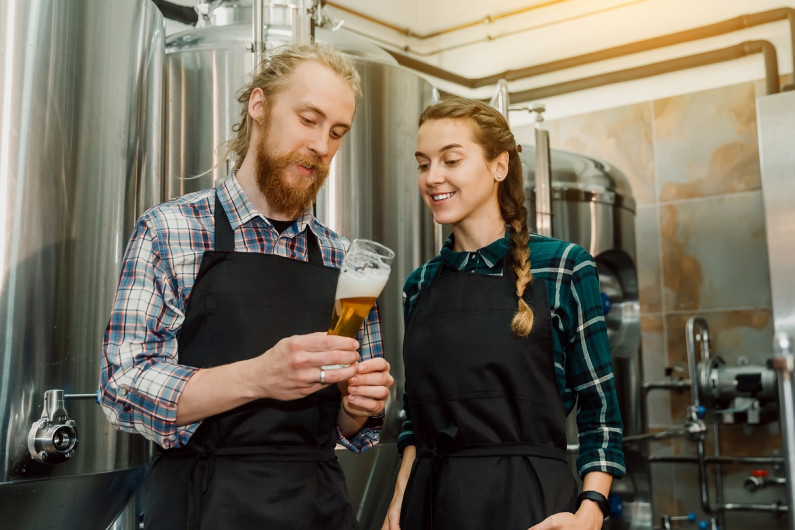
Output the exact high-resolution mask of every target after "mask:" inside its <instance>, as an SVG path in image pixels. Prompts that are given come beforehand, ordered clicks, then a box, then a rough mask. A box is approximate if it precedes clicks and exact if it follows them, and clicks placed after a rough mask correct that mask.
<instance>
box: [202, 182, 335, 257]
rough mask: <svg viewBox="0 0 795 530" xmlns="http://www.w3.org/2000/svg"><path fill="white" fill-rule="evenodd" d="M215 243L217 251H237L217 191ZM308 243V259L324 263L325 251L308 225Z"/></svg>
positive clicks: (233, 235)
mask: <svg viewBox="0 0 795 530" xmlns="http://www.w3.org/2000/svg"><path fill="white" fill-rule="evenodd" d="M214 217H215V245H214V250H215V251H216V252H234V251H235V232H234V230H232V225H231V224H230V223H229V218H228V217H227V215H226V212H225V211H224V207H223V205H222V204H221V199H220V198H219V197H218V192H217V191H216V192H215V213H214ZM306 244H307V254H308V255H307V261H309V262H310V263H316V264H318V265H323V253H322V252H321V251H320V243H319V242H318V240H317V236H316V235H315V233H314V232H312V230H310V229H309V227H308V226H307V227H306Z"/></svg>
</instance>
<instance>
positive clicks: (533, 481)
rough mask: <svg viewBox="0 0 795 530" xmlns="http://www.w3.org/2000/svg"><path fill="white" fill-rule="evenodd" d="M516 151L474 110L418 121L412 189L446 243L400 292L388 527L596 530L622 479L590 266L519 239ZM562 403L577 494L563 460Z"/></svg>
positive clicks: (458, 107)
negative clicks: (570, 424)
mask: <svg viewBox="0 0 795 530" xmlns="http://www.w3.org/2000/svg"><path fill="white" fill-rule="evenodd" d="M519 149H520V148H519V146H517V144H516V141H515V140H514V137H513V134H512V133H511V131H510V129H509V127H508V123H507V122H506V120H505V119H504V118H503V116H502V115H501V114H500V113H499V112H497V111H496V110H494V109H493V108H492V107H490V106H488V105H486V104H485V103H481V102H479V101H473V100H468V99H463V98H448V99H444V100H442V101H441V102H439V103H437V104H436V105H433V106H431V107H428V108H427V109H425V111H424V112H423V114H422V116H421V117H420V129H419V133H418V135H417V152H416V153H415V155H416V158H417V161H418V163H419V178H418V185H419V189H420V192H421V194H422V196H423V199H424V200H425V203H426V205H427V206H428V208H430V210H431V212H432V213H433V216H434V219H435V220H436V222H438V223H441V224H449V225H452V229H453V234H452V236H451V237H450V238H449V239H448V240H447V242H446V243H445V245H444V248H443V249H442V251H441V253H440V254H439V255H438V256H436V257H435V258H433V259H432V260H430V261H429V262H427V263H425V264H424V265H423V266H421V267H420V268H419V269H417V270H416V271H414V272H413V273H412V274H411V275H410V276H409V278H408V279H407V281H406V284H405V287H404V296H405V308H404V309H405V321H406V335H405V340H404V347H403V356H404V363H405V369H406V395H405V400H404V407H405V409H406V413H407V417H408V421H407V422H406V424H405V425H404V429H403V432H402V433H401V435H400V437H399V439H398V446H399V448H401V449H402V450H403V461H402V464H401V468H400V472H399V475H398V479H397V484H396V487H395V494H394V497H393V499H392V503H391V505H390V508H389V512H388V514H387V517H386V520H385V522H384V526H383V528H384V529H386V530H397V529H398V528H402V529H403V530H422V529H429V528H434V529H447V528H449V529H453V528H455V529H461V528H465V529H466V528H472V529H484V528H499V529H501V530H526V529H528V528H531V529H532V530H550V529H576V530H584V529H598V528H601V526H602V522H603V520H604V517H605V516H606V515H607V514H608V513H609V509H608V507H607V502H606V500H605V497H606V496H607V494H608V492H609V490H610V484H611V481H612V479H613V477H616V478H620V477H621V476H623V474H624V471H625V470H624V461H623V453H622V452H621V429H622V424H621V419H620V417H619V412H618V402H617V399H616V393H615V387H614V384H613V374H612V367H611V361H610V350H609V344H608V340H607V330H606V327H605V321H604V316H603V314H602V308H601V297H600V293H599V280H598V275H597V271H596V266H595V263H594V260H593V258H592V257H591V256H590V255H589V254H588V253H587V252H586V251H585V250H584V249H582V248H581V247H579V246H577V245H574V244H572V243H567V242H563V241H559V240H556V239H552V238H548V237H542V236H539V235H535V234H533V235H529V232H528V228H527V212H526V210H525V208H524V188H523V172H522V166H521V163H520V160H519ZM531 256H532V265H531ZM575 401H576V402H578V403H579V406H578V412H577V424H578V429H579V436H580V437H579V441H580V455H579V457H578V460H577V467H578V471H579V474H580V476H581V477H582V479H583V493H580V492H578V486H577V482H576V480H575V478H574V476H573V474H572V472H571V471H570V468H569V466H568V464H567V461H566V458H565V450H566V435H565V417H566V415H567V414H568V413H569V412H570V411H571V410H572V408H573V407H574V404H575Z"/></svg>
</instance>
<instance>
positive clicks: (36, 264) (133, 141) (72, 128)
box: [0, 0, 164, 529]
mask: <svg viewBox="0 0 795 530" xmlns="http://www.w3.org/2000/svg"><path fill="white" fill-rule="evenodd" d="M163 50H164V29H163V20H162V17H161V15H160V13H159V12H158V11H157V10H156V9H155V8H154V6H153V5H152V4H151V3H149V2H146V1H144V0H5V1H4V2H2V5H0V56H2V59H0V212H2V214H1V215H0V323H1V324H0V440H2V442H3V443H2V445H0V466H2V468H0V469H2V476H0V513H2V514H3V525H4V526H5V525H8V527H9V528H44V527H47V528H51V527H57V528H64V529H69V528H81V529H82V528H87V526H85V525H86V524H90V526H95V527H98V528H99V527H102V528H104V527H105V526H107V525H108V524H109V523H110V522H111V521H112V519H113V517H115V516H116V515H117V514H118V512H119V511H120V510H121V509H122V508H123V506H124V504H125V503H126V502H127V500H128V499H129V497H130V495H131V494H132V491H133V490H134V488H135V487H136V485H137V483H138V481H139V480H140V478H141V476H142V468H140V467H138V466H141V465H142V464H144V463H145V461H146V459H147V458H148V447H149V446H148V444H146V443H145V442H144V440H143V439H142V438H141V437H139V436H129V435H123V434H121V433H118V432H116V431H115V430H114V429H113V428H112V427H111V426H110V424H109V423H108V422H107V420H106V419H105V417H104V415H103V414H102V412H101V410H100V408H99V407H98V406H97V405H96V403H95V402H94V401H93V400H77V401H75V400H71V401H70V400H67V403H66V407H67V410H68V412H69V414H70V416H71V417H72V419H74V420H76V422H77V425H76V427H77V430H78V433H79V443H78V446H77V450H76V454H75V456H74V457H72V458H71V459H69V460H67V461H66V462H64V463H61V464H57V465H47V464H40V463H37V462H35V461H33V460H32V459H31V458H30V455H29V453H28V449H27V444H26V438H27V435H28V430H29V429H30V426H31V424H32V423H33V422H34V421H35V420H37V419H38V417H39V416H40V415H41V412H42V405H43V396H44V392H45V391H46V390H48V389H53V388H60V389H63V390H64V391H65V392H66V393H67V394H72V393H89V394H90V393H93V392H95V391H96V388H97V382H98V377H99V361H100V352H101V344H102V334H103V330H104V328H105V325H106V324H107V319H108V315H109V313H110V306H111V302H112V299H113V296H114V293H115V288H116V283H117V279H118V271H119V265H120V260H121V255H122V252H123V250H124V245H125V243H126V241H127V238H128V237H129V234H130V232H131V230H132V225H133V223H134V221H135V218H136V217H137V215H138V214H140V213H141V212H142V210H143V209H144V208H145V207H147V206H150V205H152V204H154V203H156V202H159V200H161V197H162V192H161V185H160V175H161V172H162V163H161V159H162V156H161V155H162V145H161V142H162V134H161V132H160V129H161V127H162V122H161V120H160V113H161V109H162V97H163V86H162V83H163V71H162V67H163V53H164V52H163ZM89 491H90V492H93V494H92V495H83V494H80V492H89ZM64 499H68V502H64ZM34 513H35V514H42V515H41V516H39V515H36V516H33V515H32V514H34Z"/></svg>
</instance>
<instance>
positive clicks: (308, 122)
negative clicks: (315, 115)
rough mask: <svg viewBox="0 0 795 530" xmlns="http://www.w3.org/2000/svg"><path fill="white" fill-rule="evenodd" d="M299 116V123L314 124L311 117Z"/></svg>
mask: <svg viewBox="0 0 795 530" xmlns="http://www.w3.org/2000/svg"><path fill="white" fill-rule="evenodd" d="M299 117H300V118H301V123H303V124H305V125H314V124H315V121H314V120H313V119H312V118H307V117H306V116H299Z"/></svg>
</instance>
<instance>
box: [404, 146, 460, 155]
mask: <svg viewBox="0 0 795 530" xmlns="http://www.w3.org/2000/svg"><path fill="white" fill-rule="evenodd" d="M457 147H464V146H463V145H461V144H448V145H445V146H444V147H442V148H441V149H439V152H440V153H444V152H445V151H449V150H450V149H455V148H457ZM414 156H415V157H417V156H423V157H425V158H428V156H427V155H426V154H425V153H421V152H419V151H415V152H414Z"/></svg>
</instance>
